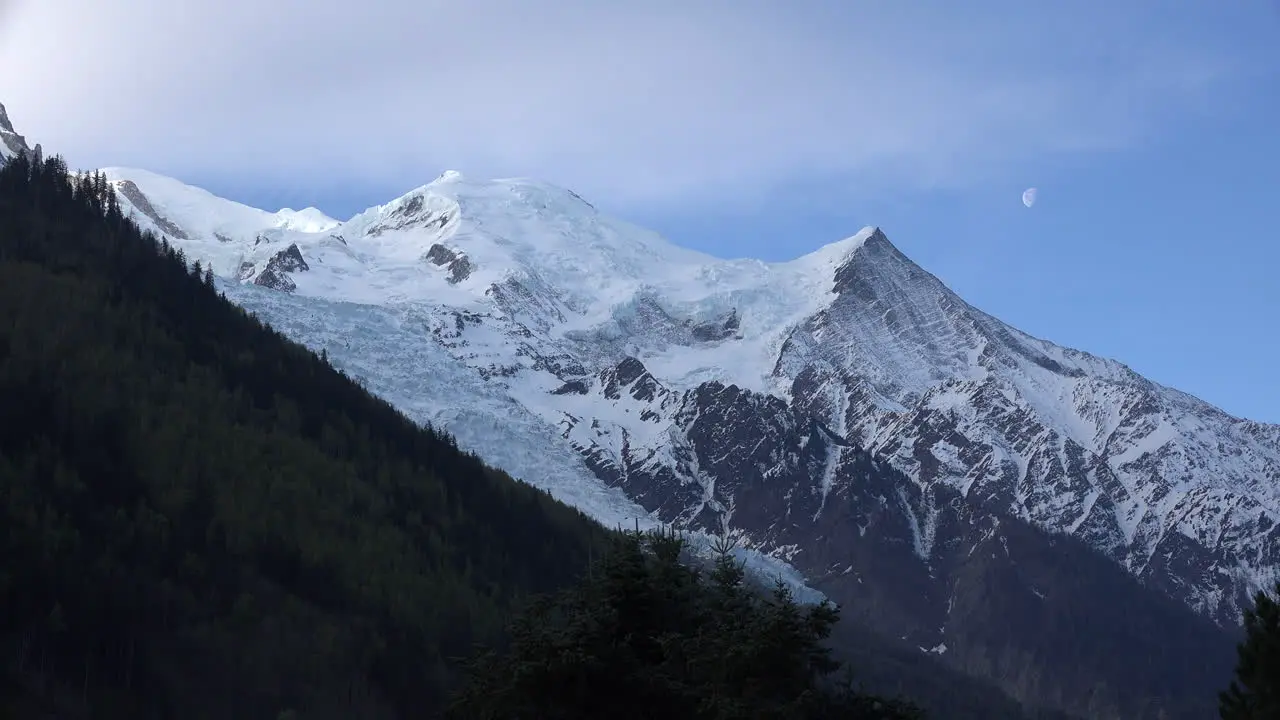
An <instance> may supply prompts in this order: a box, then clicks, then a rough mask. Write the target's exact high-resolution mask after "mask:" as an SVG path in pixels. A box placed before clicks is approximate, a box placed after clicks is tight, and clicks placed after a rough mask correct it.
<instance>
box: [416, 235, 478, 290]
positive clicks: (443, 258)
mask: <svg viewBox="0 0 1280 720" xmlns="http://www.w3.org/2000/svg"><path fill="white" fill-rule="evenodd" d="M425 257H426V259H427V261H428V262H430V263H431V264H433V265H436V266H440V267H446V268H448V270H449V282H450V283H451V284H454V285H456V284H458V283H460V282H462V281H463V280H466V279H467V278H469V277H471V271H472V270H474V269H475V266H473V265H472V264H471V260H470V259H469V258H468V257H467V256H466V255H464V254H462V253H460V252H458V251H457V250H452V249H450V248H447V247H445V246H444V245H441V244H440V243H436V244H434V245H432V246H431V247H430V248H428V249H427V254H426V256H425Z"/></svg>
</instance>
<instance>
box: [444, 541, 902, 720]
mask: <svg viewBox="0 0 1280 720" xmlns="http://www.w3.org/2000/svg"><path fill="white" fill-rule="evenodd" d="M720 550H722V552H721V553H720V556H719V557H718V558H717V559H716V563H715V569H714V570H713V572H712V573H711V574H710V577H709V578H708V577H707V576H705V575H704V574H703V573H701V572H700V571H698V570H696V569H693V568H691V567H689V566H688V565H686V564H685V552H684V551H685V545H684V541H683V539H682V538H680V537H678V536H677V535H675V534H671V533H666V532H661V531H657V532H653V533H640V532H629V533H626V534H624V535H623V536H622V537H620V538H618V539H617V540H616V541H615V543H614V545H613V547H612V549H611V551H610V552H609V553H608V554H607V555H605V557H604V558H602V559H601V561H600V562H599V563H598V564H597V565H596V566H595V567H594V568H592V570H591V573H590V574H589V576H588V577H587V578H586V579H585V580H584V581H583V582H582V583H581V584H580V585H579V586H578V587H577V588H574V589H572V590H570V591H567V592H565V593H562V594H561V595H559V596H556V597H554V598H545V599H542V600H540V601H538V602H536V603H534V604H533V605H532V606H531V607H530V608H529V610H528V611H527V612H526V613H525V614H524V615H522V616H520V617H519V618H518V619H517V620H516V621H515V622H514V623H513V626H512V628H511V640H512V642H511V647H510V649H509V651H508V652H507V653H506V654H505V655H499V654H496V653H493V652H484V653H482V654H480V655H478V656H477V658H476V659H475V660H473V661H472V664H471V667H470V669H469V670H470V672H469V678H468V682H467V683H466V685H465V686H464V687H463V689H462V691H461V692H460V693H459V694H458V696H457V697H456V699H455V702H454V704H453V705H452V707H451V708H450V717H451V718H456V719H457V720H463V719H467V720H498V718H513V717H531V718H532V717H539V718H552V717H554V718H563V719H564V720H575V719H578V718H581V719H582V720H586V719H587V718H600V717H608V718H614V719H616V720H630V719H632V718H634V719H635V720H641V719H642V718H645V719H647V718H688V719H689V720H729V719H730V718H734V719H736V718H742V719H743V720H755V719H757V718H758V719H760V720H764V719H765V718H768V719H770V720H791V719H793V718H794V719H795V720H810V719H815V720H816V719H817V718H848V719H850V720H857V719H867V720H870V719H878V720H890V719H900V718H917V717H920V715H919V713H918V711H917V710H915V709H914V708H912V707H909V706H907V705H904V704H900V703H896V702H890V701H885V700H881V699H879V698H875V697H871V696H866V695H862V694H860V693H857V692H855V691H854V690H853V688H852V686H851V685H849V684H848V683H844V684H839V683H833V682H831V681H830V680H829V676H830V674H831V673H832V672H834V671H835V670H836V669H837V668H838V666H839V663H837V662H835V661H834V660H832V659H831V658H830V657H829V651H828V650H827V648H826V647H825V646H824V645H823V642H824V641H825V640H826V638H827V637H828V635H829V633H830V631H831V628H832V626H833V625H834V624H835V622H836V620H837V618H838V616H839V613H838V611H837V610H836V608H835V607H834V606H832V605H829V604H825V603H824V604H822V605H818V606H816V607H801V606H800V605H799V604H798V603H796V601H795V600H794V599H793V598H792V597H791V594H790V592H789V591H788V590H787V589H786V587H785V586H783V585H779V586H778V587H777V588H776V589H775V591H774V593H773V594H772V597H767V596H762V594H760V593H757V592H755V591H754V590H753V589H752V588H750V587H748V586H747V585H746V578H745V574H744V572H743V570H742V567H741V565H739V564H738V563H737V562H735V561H734V560H733V559H732V557H731V556H730V555H729V554H728V552H727V548H720Z"/></svg>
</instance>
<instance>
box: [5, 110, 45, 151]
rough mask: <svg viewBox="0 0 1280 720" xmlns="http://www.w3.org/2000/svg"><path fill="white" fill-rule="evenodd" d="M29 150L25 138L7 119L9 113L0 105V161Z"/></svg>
mask: <svg viewBox="0 0 1280 720" xmlns="http://www.w3.org/2000/svg"><path fill="white" fill-rule="evenodd" d="M37 147H38V146H37ZM30 152H31V148H29V147H27V140H26V138H24V137H22V136H21V135H19V134H18V132H17V131H16V130H14V129H13V123H12V122H10V121H9V113H8V112H7V111H6V110H5V108H4V105H0V163H2V162H4V161H5V160H8V159H9V158H11V157H14V156H16V155H26V154H28V153H30Z"/></svg>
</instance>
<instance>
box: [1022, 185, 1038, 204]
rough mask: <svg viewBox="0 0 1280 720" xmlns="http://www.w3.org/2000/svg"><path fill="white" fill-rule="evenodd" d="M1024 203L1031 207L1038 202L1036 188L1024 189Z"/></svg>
mask: <svg viewBox="0 0 1280 720" xmlns="http://www.w3.org/2000/svg"><path fill="white" fill-rule="evenodd" d="M1022 204H1023V205H1026V206H1027V207H1031V206H1032V205H1035V204H1036V189H1035V188H1027V189H1026V190H1023V191H1022Z"/></svg>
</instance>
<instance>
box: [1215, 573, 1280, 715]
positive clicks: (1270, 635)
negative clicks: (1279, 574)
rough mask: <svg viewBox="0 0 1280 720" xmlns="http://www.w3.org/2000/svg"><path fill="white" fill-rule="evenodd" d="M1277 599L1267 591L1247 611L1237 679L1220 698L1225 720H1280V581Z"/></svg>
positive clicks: (1262, 592) (1257, 596)
mask: <svg viewBox="0 0 1280 720" xmlns="http://www.w3.org/2000/svg"><path fill="white" fill-rule="evenodd" d="M1274 592H1275V595H1276V597H1275V598H1272V597H1270V596H1269V595H1267V593H1266V592H1264V591H1261V590H1260V591H1258V594H1257V595H1256V596H1254V607H1253V608H1252V609H1247V610H1245V612H1244V629H1245V639H1244V642H1242V643H1240V646H1239V648H1238V649H1237V661H1236V677H1235V680H1233V681H1232V682H1231V686H1230V687H1229V688H1227V690H1226V692H1223V693H1221V694H1220V695H1219V696H1218V713H1219V715H1221V717H1222V719H1223V720H1264V719H1265V720H1274V719H1275V718H1280V582H1277V583H1276V586H1275V590H1274Z"/></svg>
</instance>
